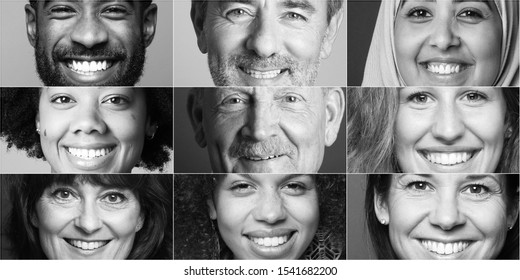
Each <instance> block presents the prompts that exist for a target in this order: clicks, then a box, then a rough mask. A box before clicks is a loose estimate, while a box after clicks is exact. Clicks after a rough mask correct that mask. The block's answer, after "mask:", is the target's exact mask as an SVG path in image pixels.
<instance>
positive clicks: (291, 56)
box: [192, 0, 343, 86]
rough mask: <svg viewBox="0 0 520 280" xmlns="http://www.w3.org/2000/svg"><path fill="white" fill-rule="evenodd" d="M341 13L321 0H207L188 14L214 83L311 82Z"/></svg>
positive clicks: (329, 45) (312, 82)
mask: <svg viewBox="0 0 520 280" xmlns="http://www.w3.org/2000/svg"><path fill="white" fill-rule="evenodd" d="M342 17H343V14H342V12H341V11H340V12H338V13H337V14H336V15H335V16H333V17H332V18H331V21H330V23H328V22H327V1H324V0H291V1H289V0H275V1H272V0H270V1H266V0H252V1H208V3H207V11H206V13H205V14H203V11H200V10H197V11H196V13H195V14H194V15H192V20H193V25H194V28H195V32H196V34H197V43H198V46H199V49H200V51H201V52H202V53H208V64H209V67H210V72H211V74H212V77H213V81H214V83H215V85H218V86H276V85H280V86H290V85H295V86H301V85H313V84H314V80H315V79H316V76H317V71H318V67H319V64H320V60H321V59H325V58H327V57H328V56H329V55H330V52H331V49H332V45H333V43H334V40H335V38H336V33H337V30H338V29H339V26H340V24H341V21H342Z"/></svg>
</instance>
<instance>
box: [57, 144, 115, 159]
mask: <svg viewBox="0 0 520 280" xmlns="http://www.w3.org/2000/svg"><path fill="white" fill-rule="evenodd" d="M114 148H115V146H113V147H109V148H102V149H80V148H73V147H65V149H66V150H67V152H69V153H70V154H71V155H73V156H75V157H78V158H82V159H93V158H98V157H103V156H106V155H108V154H109V153H110V152H112V151H113V150H114Z"/></svg>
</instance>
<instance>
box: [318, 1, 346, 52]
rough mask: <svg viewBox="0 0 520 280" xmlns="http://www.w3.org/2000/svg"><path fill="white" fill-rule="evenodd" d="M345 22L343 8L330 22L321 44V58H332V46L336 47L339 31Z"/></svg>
mask: <svg viewBox="0 0 520 280" xmlns="http://www.w3.org/2000/svg"><path fill="white" fill-rule="evenodd" d="M342 21H343V8H341V10H339V11H338V12H337V13H336V14H335V15H334V16H333V17H332V18H331V19H330V22H329V26H327V29H326V30H325V37H324V38H323V42H322V44H321V51H320V58H321V59H325V58H327V57H329V56H330V52H331V51H332V46H333V45H334V41H335V40H336V36H337V35H338V31H339V29H340V27H341V22H342Z"/></svg>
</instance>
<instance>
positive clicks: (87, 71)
mask: <svg viewBox="0 0 520 280" xmlns="http://www.w3.org/2000/svg"><path fill="white" fill-rule="evenodd" d="M66 64H67V67H68V68H69V69H70V70H72V71H74V72H76V73H78V74H81V75H94V74H96V73H98V72H102V71H105V70H107V69H109V68H110V67H112V66H113V65H114V63H113V62H112V61H109V60H99V61H85V60H74V59H69V60H67V62H66Z"/></svg>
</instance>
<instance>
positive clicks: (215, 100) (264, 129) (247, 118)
mask: <svg viewBox="0 0 520 280" xmlns="http://www.w3.org/2000/svg"><path fill="white" fill-rule="evenodd" d="M329 95H330V94H329V93H322V90H321V88H220V89H217V90H216V91H215V92H205V93H204V95H203V96H202V100H201V101H200V102H201V103H202V105H201V108H202V124H201V125H202V127H203V130H204V137H205V139H204V140H205V144H207V146H208V152H209V156H210V161H211V166H212V169H213V171H214V172H218V173H229V172H235V173H270V172H276V173H291V172H298V173H314V172H317V171H318V169H319V168H320V166H321V163H322V160H323V154H324V150H325V146H330V145H332V143H334V140H335V137H336V134H337V128H336V127H335V126H334V125H333V124H332V122H330V120H331V119H335V118H336V117H337V115H341V114H342V112H343V110H341V109H339V110H338V108H342V106H340V105H341V104H342V102H336V101H337V99H335V98H332V97H331V96H329ZM336 103H340V104H339V105H338V104H336ZM340 112H341V113H340ZM339 121H340V122H341V118H340V120H339ZM331 127H334V128H331ZM334 129H335V131H334V132H332V134H331V133H330V131H331V130H332V131H333V130H334ZM330 135H333V137H327V136H330ZM199 143H200V142H199ZM203 145H204V144H202V146H203Z"/></svg>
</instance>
